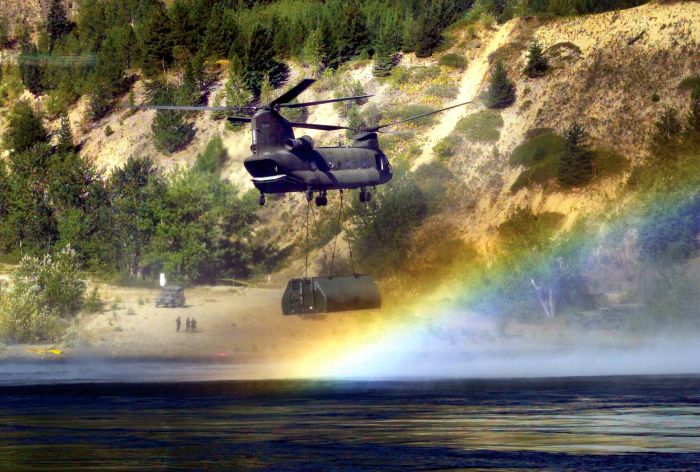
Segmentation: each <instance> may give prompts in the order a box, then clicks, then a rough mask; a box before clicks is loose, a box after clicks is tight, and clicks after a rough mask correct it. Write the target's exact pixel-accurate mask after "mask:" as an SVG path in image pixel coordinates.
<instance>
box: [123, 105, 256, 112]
mask: <svg viewBox="0 0 700 472" xmlns="http://www.w3.org/2000/svg"><path fill="white" fill-rule="evenodd" d="M122 108H129V109H132V110H176V111H236V112H239V111H247V110H249V109H248V108H245V107H206V106H180V105H123V106H122Z"/></svg>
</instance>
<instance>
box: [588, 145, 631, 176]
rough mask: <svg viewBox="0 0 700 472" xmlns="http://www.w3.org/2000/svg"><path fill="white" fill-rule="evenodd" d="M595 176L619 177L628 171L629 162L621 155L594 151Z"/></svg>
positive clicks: (612, 152) (610, 151) (605, 151)
mask: <svg viewBox="0 0 700 472" xmlns="http://www.w3.org/2000/svg"><path fill="white" fill-rule="evenodd" d="M593 154H594V157H593V160H594V162H595V172H596V176H597V177H600V178H605V177H612V176H615V175H620V174H622V173H623V172H625V171H626V170H627V169H629V165H630V163H629V160H627V158H625V156H623V155H622V154H620V153H618V152H616V151H614V150H612V149H608V150H602V151H594V152H593Z"/></svg>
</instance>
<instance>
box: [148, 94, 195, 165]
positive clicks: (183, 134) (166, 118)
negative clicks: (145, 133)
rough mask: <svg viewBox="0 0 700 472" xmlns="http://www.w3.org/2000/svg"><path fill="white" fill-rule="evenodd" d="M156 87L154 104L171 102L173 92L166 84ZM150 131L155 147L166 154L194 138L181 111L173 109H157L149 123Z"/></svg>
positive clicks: (173, 97) (173, 96) (182, 146)
mask: <svg viewBox="0 0 700 472" xmlns="http://www.w3.org/2000/svg"><path fill="white" fill-rule="evenodd" d="M156 87H157V89H158V90H156V91H155V97H154V99H155V100H154V101H155V103H156V104H169V103H173V101H174V99H175V93H174V92H173V90H172V89H171V88H170V87H169V86H168V85H167V84H162V85H156ZM151 131H152V132H153V140H154V142H155V145H156V148H158V149H159V150H160V151H162V152H164V153H166V154H171V153H173V152H175V151H179V150H181V149H183V148H184V147H185V146H187V145H188V144H189V143H190V142H191V141H192V138H194V128H193V127H192V125H191V124H189V123H186V122H185V120H184V117H183V113H182V112H178V111H173V110H158V111H157V112H156V116H155V118H154V119H153V123H152V124H151Z"/></svg>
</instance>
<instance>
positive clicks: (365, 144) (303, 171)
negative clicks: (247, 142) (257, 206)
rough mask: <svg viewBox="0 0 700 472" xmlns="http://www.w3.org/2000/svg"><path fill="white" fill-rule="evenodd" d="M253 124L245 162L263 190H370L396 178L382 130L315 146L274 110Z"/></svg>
mask: <svg viewBox="0 0 700 472" xmlns="http://www.w3.org/2000/svg"><path fill="white" fill-rule="evenodd" d="M251 125H252V132H253V145H252V146H251V149H252V151H253V155H252V156H250V157H248V158H246V159H245V161H244V165H245V168H246V170H247V171H248V173H250V175H251V176H252V178H253V184H254V185H255V187H256V188H257V189H258V190H259V191H260V192H261V193H263V194H265V193H287V192H304V191H306V192H308V191H312V192H326V191H328V190H340V189H356V188H361V189H364V188H366V187H374V186H376V185H381V184H384V183H387V182H389V181H390V180H391V178H392V175H393V172H392V169H391V165H390V164H389V160H388V159H387V157H386V155H384V153H383V152H382V151H381V149H379V144H378V141H377V134H376V133H360V134H359V135H357V136H356V137H355V139H354V140H353V141H352V144H350V145H349V146H340V145H339V146H334V147H315V146H314V143H313V140H312V139H311V138H309V137H308V136H303V137H301V138H295V136H294V132H293V130H292V127H291V126H290V125H289V122H288V121H287V120H285V119H284V118H283V117H282V116H281V115H279V114H278V113H277V112H276V111H274V110H264V111H260V112H258V113H256V115H255V116H253V119H252V121H251Z"/></svg>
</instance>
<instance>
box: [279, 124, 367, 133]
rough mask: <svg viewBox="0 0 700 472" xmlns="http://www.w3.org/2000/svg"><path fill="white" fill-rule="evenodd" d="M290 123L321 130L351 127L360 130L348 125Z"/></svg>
mask: <svg viewBox="0 0 700 472" xmlns="http://www.w3.org/2000/svg"><path fill="white" fill-rule="evenodd" d="M289 124H290V125H292V127H294V128H306V129H318V130H321V131H338V130H341V129H350V130H353V131H358V130H357V129H355V128H348V127H347V126H338V125H318V124H315V123H294V122H290V123H289Z"/></svg>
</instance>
